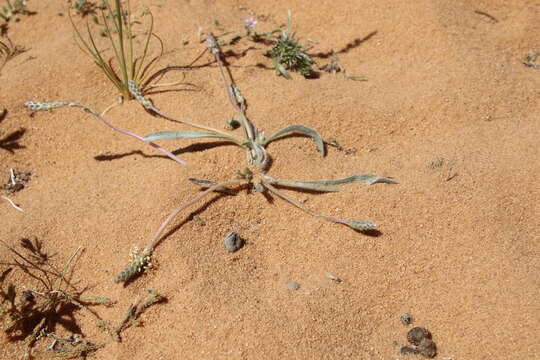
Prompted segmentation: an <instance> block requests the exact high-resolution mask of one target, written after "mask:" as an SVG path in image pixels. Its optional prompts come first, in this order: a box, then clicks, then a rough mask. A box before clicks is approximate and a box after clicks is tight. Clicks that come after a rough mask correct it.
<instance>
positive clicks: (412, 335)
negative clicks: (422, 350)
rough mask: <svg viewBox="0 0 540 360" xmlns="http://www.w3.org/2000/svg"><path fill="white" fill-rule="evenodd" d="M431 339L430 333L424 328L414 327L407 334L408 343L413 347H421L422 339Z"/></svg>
mask: <svg viewBox="0 0 540 360" xmlns="http://www.w3.org/2000/svg"><path fill="white" fill-rule="evenodd" d="M430 337H431V334H430V333H429V331H428V330H427V329H426V328H423V327H414V328H412V329H411V330H409V331H408V332H407V341H408V342H410V343H411V344H413V345H420V342H421V341H422V339H424V338H428V339H429V338H430Z"/></svg>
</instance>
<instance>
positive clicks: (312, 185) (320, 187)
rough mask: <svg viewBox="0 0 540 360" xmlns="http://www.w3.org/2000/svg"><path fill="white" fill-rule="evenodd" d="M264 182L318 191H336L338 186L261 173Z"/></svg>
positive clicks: (338, 189) (338, 188)
mask: <svg viewBox="0 0 540 360" xmlns="http://www.w3.org/2000/svg"><path fill="white" fill-rule="evenodd" d="M263 177H264V180H265V182H267V183H269V184H272V185H277V186H286V187H291V188H298V189H305V190H312V191H320V192H338V191H340V190H341V189H340V187H339V186H338V185H332V184H325V183H320V184H319V183H316V182H314V181H301V180H282V179H276V178H273V177H271V176H268V175H263Z"/></svg>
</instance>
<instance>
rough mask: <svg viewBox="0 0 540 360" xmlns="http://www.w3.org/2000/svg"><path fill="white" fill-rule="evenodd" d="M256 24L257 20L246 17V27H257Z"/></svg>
mask: <svg viewBox="0 0 540 360" xmlns="http://www.w3.org/2000/svg"><path fill="white" fill-rule="evenodd" d="M255 25H257V20H255V19H254V18H247V19H244V26H245V27H246V28H252V27H255Z"/></svg>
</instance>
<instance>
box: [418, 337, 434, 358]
mask: <svg viewBox="0 0 540 360" xmlns="http://www.w3.org/2000/svg"><path fill="white" fill-rule="evenodd" d="M417 349H418V351H419V352H420V354H422V355H424V356H425V357H428V358H433V357H435V355H437V345H435V342H433V340H431V339H428V338H423V339H422V341H420V345H418V347H417Z"/></svg>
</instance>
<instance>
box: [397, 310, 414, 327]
mask: <svg viewBox="0 0 540 360" xmlns="http://www.w3.org/2000/svg"><path fill="white" fill-rule="evenodd" d="M399 320H401V323H402V324H403V325H409V324H410V323H412V315H411V314H410V313H408V312H406V313H403V314H401V316H400V317H399Z"/></svg>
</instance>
